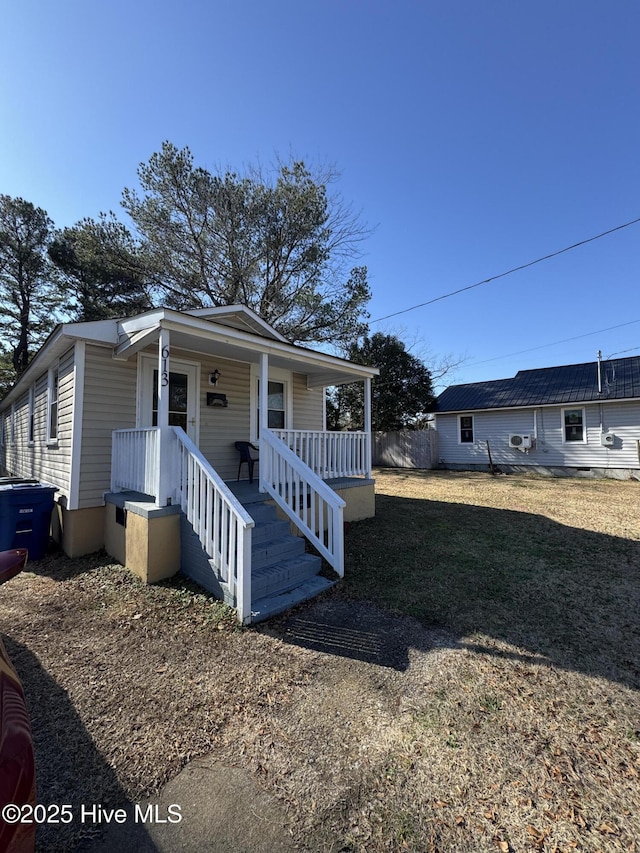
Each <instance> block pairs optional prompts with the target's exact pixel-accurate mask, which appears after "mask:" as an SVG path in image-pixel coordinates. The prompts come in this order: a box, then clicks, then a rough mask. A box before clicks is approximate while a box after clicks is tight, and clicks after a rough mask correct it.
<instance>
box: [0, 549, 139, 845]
mask: <svg viewBox="0 0 640 853" xmlns="http://www.w3.org/2000/svg"><path fill="white" fill-rule="evenodd" d="M39 562H40V561H39ZM37 565H38V564H37V563H34V564H33V566H34V567H35V566H37ZM3 642H4V644H5V646H6V649H7V651H8V653H9V656H10V658H11V661H12V663H13V665H14V666H15V668H16V670H17V671H18V674H19V676H20V680H21V681H22V686H23V688H24V692H25V696H26V699H27V706H28V709H29V716H30V719H31V729H32V732H33V740H34V747H35V757H36V780H37V782H36V784H37V802H38V804H40V805H43V806H45V807H49V806H53V805H57V806H62V805H65V804H69V805H71V807H72V813H73V821H72V822H71V823H63V822H62V821H60V822H59V823H53V822H50V823H43V824H41V825H39V826H38V831H37V838H36V851H42V853H67V851H71V850H74V851H78V853H79V851H82V850H83V849H85V847H86V845H89V844H90V843H91V841H92V840H93V839H95V838H96V837H97V836H99V835H100V834H101V833H102V832H103V831H104V828H105V826H104V823H103V822H101V821H100V820H99V819H98V814H99V813H98V812H97V811H94V810H93V809H92V807H93V806H100V807H102V808H103V809H104V810H107V811H108V810H110V809H114V808H124V807H125V806H126V805H127V797H126V795H125V793H124V791H123V789H122V787H121V785H120V783H119V782H118V779H117V776H116V774H115V773H114V771H113V770H112V769H111V767H109V765H108V764H107V762H106V761H105V759H104V758H103V756H102V755H101V754H100V752H99V751H98V750H97V749H96V747H95V744H94V742H93V740H92V738H91V736H90V735H89V733H88V732H87V730H86V728H85V726H84V725H83V723H82V720H81V719H80V716H79V715H78V713H77V712H76V710H75V708H74V706H73V703H72V701H71V699H70V698H69V695H68V694H67V692H66V690H64V689H63V688H61V687H60V686H59V685H58V684H57V683H56V681H55V680H54V679H53V678H52V677H51V676H50V675H49V674H48V673H47V672H46V671H45V670H44V669H43V668H42V666H41V665H40V662H39V661H38V659H37V657H36V656H35V655H34V654H33V653H32V652H31V651H30V650H29V649H28V648H27V647H26V646H23V645H21V644H20V643H17V642H15V641H14V640H12V639H11V638H10V637H3ZM83 806H84V807H85V811H84V812H83ZM132 838H133V839H134V840H135V847H134V848H129V849H136V850H140V851H145V853H152V851H155V850H156V847H155V845H154V844H153V843H152V842H151V840H150V838H149V835H148V833H147V831H146V829H145V826H144V824H143V823H138V824H136V826H135V830H134V832H133V835H132Z"/></svg>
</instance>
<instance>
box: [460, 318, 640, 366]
mask: <svg viewBox="0 0 640 853" xmlns="http://www.w3.org/2000/svg"><path fill="white" fill-rule="evenodd" d="M634 323H640V320H629V322H628V323H619V324H618V325H617V326H608V327H607V328H606V329H597V330H596V331H595V332H585V334H584V335H575V336H574V337H572V338H563V339H562V340H561V341H553V343H550V344H540V346H537V347H529V349H521V350H518V352H510V353H508V355H496V356H494V357H493V358H485V359H483V360H482V361H471V362H469V365H470V366H471V365H473V366H475V365H477V364H487V362H489V361H500V360H501V359H503V358H511V357H512V356H514V355H522V354H523V353H525V352H533V351H534V350H538V349H546V348H547V347H555V346H557V345H558V344H566V343H568V342H569V341H577V340H579V339H580V338H590V337H591V336H592V335H600V334H602V332H611V331H612V330H613V329H622V327H623V326H633V324H634ZM634 349H638V347H634ZM621 352H630V350H621ZM613 355H617V353H613ZM607 358H611V356H607Z"/></svg>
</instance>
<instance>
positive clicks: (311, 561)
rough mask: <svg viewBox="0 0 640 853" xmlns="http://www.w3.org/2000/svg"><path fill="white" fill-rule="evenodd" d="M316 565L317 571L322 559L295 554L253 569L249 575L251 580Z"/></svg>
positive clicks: (305, 554) (311, 555)
mask: <svg viewBox="0 0 640 853" xmlns="http://www.w3.org/2000/svg"><path fill="white" fill-rule="evenodd" d="M312 565H317V566H318V571H319V570H320V566H321V565H322V559H321V558H320V557H318V556H317V555H316V554H307V553H304V554H295V555H294V556H292V557H284V558H283V559H282V560H276V561H274V562H273V563H269V564H268V565H267V566H260V567H259V568H257V569H254V570H253V571H252V573H251V577H252V578H258V577H260V576H263V575H270V574H277V573H278V572H281V571H286V570H289V569H295V568H298V567H302V566H312Z"/></svg>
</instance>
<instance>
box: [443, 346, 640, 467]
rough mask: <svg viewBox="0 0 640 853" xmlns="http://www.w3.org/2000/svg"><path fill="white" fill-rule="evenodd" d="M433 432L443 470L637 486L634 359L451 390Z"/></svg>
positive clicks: (637, 367)
mask: <svg viewBox="0 0 640 853" xmlns="http://www.w3.org/2000/svg"><path fill="white" fill-rule="evenodd" d="M436 428H437V430H438V437H439V456H440V467H443V468H449V469H456V468H457V469H466V470H469V469H480V470H487V467H488V464H489V451H490V453H491V459H492V461H493V463H494V464H495V465H498V466H499V467H500V469H501V470H503V471H514V470H526V471H537V472H540V473H551V474H565V475H591V476H611V477H625V478H628V477H632V478H635V479H640V357H638V356H635V357H633V358H619V359H612V360H607V361H600V360H598V361H595V362H589V363H587V364H571V365H565V366H562V367H547V368H543V369H540V370H521V371H520V372H519V373H517V374H516V376H515V377H514V378H513V379H500V380H497V381H494V382H474V383H471V384H469V385H452V386H451V387H449V388H447V389H446V390H445V391H443V392H442V394H440V396H439V397H438V398H437V400H436Z"/></svg>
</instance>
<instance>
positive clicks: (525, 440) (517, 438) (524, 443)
mask: <svg viewBox="0 0 640 853" xmlns="http://www.w3.org/2000/svg"><path fill="white" fill-rule="evenodd" d="M509 447H514V448H515V449H516V450H531V448H532V447H533V437H532V436H531V435H522V433H518V434H512V435H510V436H509Z"/></svg>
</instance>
